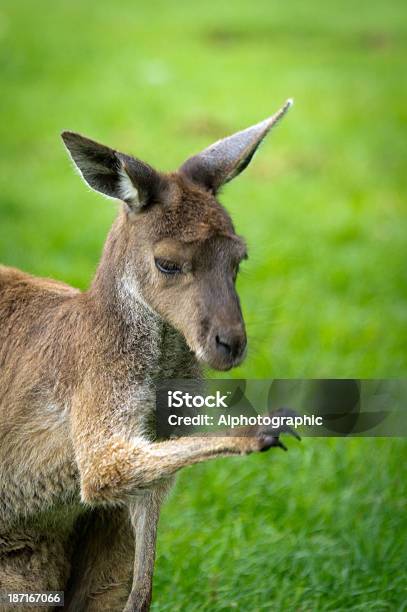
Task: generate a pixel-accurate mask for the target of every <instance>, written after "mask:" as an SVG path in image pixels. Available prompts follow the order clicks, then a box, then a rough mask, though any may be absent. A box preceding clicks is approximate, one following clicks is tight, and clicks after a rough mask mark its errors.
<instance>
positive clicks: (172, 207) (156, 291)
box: [0, 134, 276, 612]
mask: <svg viewBox="0 0 407 612" xmlns="http://www.w3.org/2000/svg"><path fill="white" fill-rule="evenodd" d="M69 139H70V140H69ZM67 141H68V142H69V148H70V150H71V152H72V155H73V157H74V159H75V160H76V161H77V163H78V165H79V167H80V169H81V171H82V172H83V175H84V177H85V179H86V180H88V182H89V183H90V184H92V186H94V187H95V188H97V189H98V190H100V191H103V192H104V193H107V194H108V195H112V193H113V195H115V192H112V191H111V190H112V189H116V188H118V187H117V185H119V179H120V176H121V175H119V174H118V172H119V171H120V172H123V171H125V170H123V168H124V169H126V168H127V169H128V168H129V167H131V172H130V171H129V172H128V174H131V181H132V184H133V185H134V186H135V189H136V188H137V190H138V198H139V199H138V198H135V199H134V200H132V199H131V197H130V196H129V197H127V196H126V197H124V196H123V199H125V201H126V206H125V207H124V208H123V210H122V211H121V212H120V214H119V216H118V218H117V220H116V222H115V223H114V225H113V227H112V230H111V232H110V234H109V236H108V239H107V241H106V245H105V248H104V252H103V255H102V258H101V262H100V264H99V267H98V270H97V273H96V275H95V278H94V280H93V283H92V285H91V287H90V289H89V290H88V291H87V292H84V293H81V292H79V291H77V290H76V289H72V288H71V287H68V286H67V285H64V284H63V283H58V282H56V281H52V280H47V279H38V278H34V277H32V276H30V275H28V274H25V273H23V272H20V271H18V270H15V269H12V268H5V267H0V591H27V590H29V591H38V590H64V591H65V597H66V606H65V608H66V609H68V610H72V611H75V612H80V611H82V610H83V611H85V610H86V611H93V610H94V611H95V612H96V611H97V612H100V611H103V610H106V611H107V610H109V611H110V612H114V611H116V610H117V611H118V610H122V609H123V608H124V606H126V607H125V609H126V610H127V611H129V610H146V609H148V607H149V603H150V600H151V580H152V572H153V565H154V553H155V537H156V528H157V521H158V516H159V508H160V504H161V501H162V498H163V496H164V494H165V491H166V490H167V489H168V488H169V486H170V484H171V481H172V476H173V475H174V474H175V472H177V470H179V469H180V468H182V467H184V466H187V465H192V464H193V463H197V462H200V461H204V460H206V459H210V458H216V457H219V456H225V455H233V454H245V453H249V452H252V451H256V450H262V449H265V448H268V447H270V446H272V445H273V444H274V442H273V441H275V440H276V438H275V435H274V437H272V435H271V434H270V433H269V432H265V431H254V430H253V432H252V433H253V434H254V435H253V436H241V437H224V438H222V437H214V438H209V437H208V438H179V439H176V440H167V441H159V440H156V439H155V434H154V428H153V425H152V416H153V412H154V393H153V387H152V383H153V381H154V380H157V379H159V378H170V377H175V378H188V377H198V376H200V365H199V363H198V362H199V361H203V362H204V363H208V364H210V365H212V366H213V367H217V368H223V369H227V368H229V367H232V366H233V365H235V364H236V363H239V361H241V359H242V358H243V356H244V347H245V343H246V339H245V333H244V324H243V319H242V316H241V311H240V307H239V301H238V297H237V295H236V292H235V288H234V279H235V276H236V272H237V266H238V263H239V261H240V260H241V259H242V258H243V257H244V256H245V247H244V243H243V242H242V240H241V239H239V238H238V237H237V236H236V235H235V233H234V229H233V225H232V223H231V220H230V217H229V215H228V214H227V213H226V211H225V210H224V209H223V208H222V207H221V206H220V204H219V203H218V202H217V200H216V198H215V196H214V195H213V192H211V191H210V190H207V189H206V188H204V187H203V186H201V185H199V184H197V183H194V182H192V180H191V179H190V178H189V177H188V176H187V175H186V174H183V173H175V174H171V175H167V176H164V175H157V174H156V173H155V171H153V170H152V169H151V168H150V167H148V166H147V165H143V164H142V162H138V161H137V160H133V161H131V160H130V158H128V157H124V156H122V157H118V156H117V155H116V154H115V153H114V152H113V151H112V150H110V149H108V148H107V147H102V146H101V145H97V143H93V142H92V141H89V140H87V139H83V138H82V137H79V136H75V135H72V134H70V135H69V138H68V136H67ZM123 159H125V161H126V164H125V165H123V163H124V162H123ZM118 160H119V161H120V163H119V161H118ZM129 160H130V161H129ZM133 162H134V163H133ZM236 163H241V159H240V158H236ZM120 164H122V165H121V166H120ZM126 171H127V170H126ZM157 176H158V178H157ZM117 197H118V196H117ZM134 197H135V196H134ZM136 201H137V205H136ZM140 202H141V203H142V204H140ZM157 258H158V259H160V258H164V259H166V260H167V259H169V260H171V261H175V262H177V264H179V265H180V267H181V268H182V272H180V273H179V274H176V275H174V276H168V275H167V274H163V273H162V272H160V271H159V270H158V269H157V265H156V260H157ZM219 336H222V338H226V340H224V342H223V343H222V342H219ZM232 342H233V343H234V344H233V345H232ZM228 343H230V346H229V345H228ZM197 355H198V357H197ZM198 358H199V359H198ZM134 539H135V546H134ZM133 564H134V567H133ZM127 599H128V602H127V605H126V600H127Z"/></svg>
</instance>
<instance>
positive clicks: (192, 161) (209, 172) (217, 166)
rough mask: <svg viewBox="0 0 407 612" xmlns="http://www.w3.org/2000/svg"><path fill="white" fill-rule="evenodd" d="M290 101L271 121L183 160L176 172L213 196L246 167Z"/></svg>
mask: <svg viewBox="0 0 407 612" xmlns="http://www.w3.org/2000/svg"><path fill="white" fill-rule="evenodd" d="M292 103H293V102H292V100H287V102H286V103H285V104H284V106H283V107H282V108H281V109H280V110H279V111H278V112H277V113H276V114H275V115H273V116H272V117H269V118H268V119H265V120H264V121H261V122H260V123H257V124H256V125H253V126H252V127H249V128H247V129H246V130H242V131H241V132H237V133H236V134H233V135H232V136H228V137H227V138H223V139H222V140H218V141H217V142H215V143H214V144H213V145H211V146H210V147H208V148H207V149H204V150H203V151H202V152H201V153H198V154H197V155H194V156H193V157H190V158H189V159H187V161H186V162H185V163H184V164H183V165H182V166H181V168H180V170H179V171H180V172H181V173H182V174H184V175H185V176H187V177H188V178H189V179H191V180H192V181H194V182H195V183H198V184H200V185H202V186H203V187H205V188H206V189H208V190H210V191H212V192H214V193H216V191H217V190H218V189H219V188H220V187H221V186H222V185H223V184H224V183H228V182H229V181H231V180H232V179H233V178H235V176H237V175H238V174H240V173H241V172H242V171H243V170H244V169H245V168H246V167H247V166H248V165H249V163H250V161H251V159H252V157H253V155H254V154H255V152H256V151H257V149H258V147H259V145H260V144H261V142H262V141H263V139H264V137H265V136H266V135H267V134H268V132H269V131H270V129H271V128H272V127H273V126H274V125H276V123H277V122H278V121H279V120H280V119H281V118H282V117H283V116H284V115H285V114H286V112H287V111H288V109H289V108H290V106H291V105H292Z"/></svg>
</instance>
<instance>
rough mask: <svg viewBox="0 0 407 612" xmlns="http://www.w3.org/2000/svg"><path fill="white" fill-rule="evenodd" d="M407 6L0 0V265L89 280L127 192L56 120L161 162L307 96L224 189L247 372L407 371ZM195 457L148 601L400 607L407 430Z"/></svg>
mask: <svg viewBox="0 0 407 612" xmlns="http://www.w3.org/2000/svg"><path fill="white" fill-rule="evenodd" d="M406 17H407V5H406V4H405V3H404V2H402V1H401V0H399V1H394V0H391V1H386V2H385V1H384V0H383V1H378V0H372V1H370V2H367V1H365V0H361V1H360V2H358V3H356V4H355V3H353V2H350V1H349V0H345V1H343V2H339V1H333V2H329V3H326V2H323V1H322V0H312V1H310V2H300V1H299V0H297V1H289V2H284V3H282V2H277V1H274V2H270V0H261V1H257V2H248V1H243V0H239V1H236V2H230V3H220V2H214V1H213V0H211V1H208V2H206V3H198V4H197V3H191V2H184V1H177V2H175V1H173V0H171V1H167V2H164V1H163V0H160V1H157V2H155V3H141V2H139V3H137V2H134V1H131V0H121V2H108V1H107V0H100V1H99V2H97V3H95V2H91V1H90V0H82V1H81V2H79V1H78V0H70V1H69V2H68V1H67V0H59V1H58V2H54V3H51V2H49V1H48V2H45V1H44V0H38V2H35V3H34V2H29V1H28V0H26V1H23V0H18V1H15V0H13V1H12V0H3V2H2V4H1V6H0V46H1V53H0V84H1V96H0V109H1V122H0V142H1V146H0V168H1V172H0V260H1V261H2V262H3V263H6V264H9V265H14V266H18V267H22V268H23V269H25V270H27V271H30V272H32V273H35V274H40V275H46V276H53V277H56V278H59V279H63V280H65V281H67V282H70V283H72V284H74V285H76V286H79V287H82V288H85V287H86V286H87V284H88V282H89V279H90V277H91V275H92V273H93V271H94V269H95V265H96V262H97V259H98V255H99V253H100V250H101V246H102V243H103V239H104V237H105V235H106V233H107V231H108V228H109V225H110V223H111V221H112V219H113V217H114V215H115V207H114V205H113V206H112V205H111V204H109V202H106V201H105V200H103V199H102V198H100V197H98V196H97V195H96V194H93V193H90V192H89V191H87V190H86V188H85V187H84V186H83V185H82V184H81V183H80V181H79V179H78V178H77V177H76V176H75V175H74V173H73V172H72V169H71V167H70V164H69V163H68V161H67V157H66V154H65V153H64V150H63V148H62V145H61V142H60V141H59V136H58V134H59V132H60V131H62V129H64V128H69V129H74V130H77V131H81V132H83V133H85V134H88V135H90V136H93V137H94V138H96V139H99V140H101V141H105V142H106V143H107V144H111V145H113V146H116V147H118V148H121V149H122V150H125V151H129V152H133V153H134V154H135V155H138V156H140V157H142V158H144V159H146V160H148V161H149V162H150V163H152V164H153V165H156V166H157V167H158V168H161V169H173V168H175V167H176V166H177V165H178V164H180V163H181V162H182V161H183V159H185V157H186V156H187V155H189V154H191V153H192V152H195V151H196V150H199V148H201V147H203V146H206V145H207V144H209V143H210V142H212V141H213V140H216V139H217V138H219V137H220V136H222V135H225V134H227V133H228V132H232V131H233V130H236V129H238V128H242V127H246V126H247V125H249V124H250V123H252V122H255V121H257V120H260V119H262V118H264V117H265V116H267V115H269V114H270V113H272V112H274V111H275V110H276V109H277V108H278V107H279V106H280V104H281V103H282V102H283V101H284V100H285V99H286V98H287V97H289V96H293V97H294V98H295V106H294V109H293V111H292V112H291V113H290V115H289V117H287V119H286V120H285V121H284V123H283V124H282V125H281V127H280V128H279V129H278V130H277V131H276V132H275V133H274V134H273V135H272V136H271V137H270V139H269V140H268V141H267V142H266V144H265V145H264V146H263V147H262V150H261V151H260V153H259V155H258V156H257V157H256V159H255V160H254V163H253V164H252V166H251V167H250V168H249V169H248V170H247V171H246V173H245V175H244V176H242V177H241V178H240V179H238V180H236V181H235V182H234V183H233V184H231V185H230V186H228V188H227V189H225V192H224V194H223V196H222V199H223V202H224V203H225V205H226V206H227V207H228V209H229V210H230V211H231V213H232V216H233V218H234V219H235V221H236V226H237V229H238V231H239V232H241V233H242V234H244V235H245V237H246V238H247V241H248V244H249V249H250V259H249V261H248V262H247V264H246V265H245V267H244V269H243V273H242V276H241V279H240V281H239V290H240V294H241V297H242V303H243V307H244V312H245V316H246V320H247V324H248V333H249V339H250V353H249V356H248V359H247V360H246V362H245V364H244V365H243V366H242V367H241V368H239V370H236V372H235V373H234V375H235V376H244V377H249V378H255V377H257V378H262V377H265V378H271V377H296V378H301V377H321V376H332V377H333V376H335V377H340V376H344V377H349V376H353V377H403V376H405V375H406V372H407V350H406V347H407V274H406V268H407V266H406V261H407V240H406V216H407V209H406V204H405V194H406V187H407V174H406V172H405V168H404V165H405V159H406V154H407V138H406V136H407V130H406V119H407V111H406V93H407V92H406V89H407V82H406V79H405V56H406V51H407V42H406V41H407V37H406V34H407V26H406V23H407V20H406ZM290 446H291V450H290V453H288V454H287V455H283V454H282V453H278V452H274V453H273V455H272V456H271V453H266V454H265V455H264V456H263V455H262V456H256V457H250V458H248V459H234V460H222V461H217V462H214V463H212V464H207V465H201V466H196V467H194V468H192V469H190V470H186V471H185V472H184V473H183V474H181V475H180V477H179V480H178V484H177V487H176V490H175V491H174V492H173V494H172V495H171V498H170V500H169V502H168V503H167V505H166V506H165V509H164V511H163V515H162V521H161V526H160V538H159V547H158V561H157V570H156V576H155V586H154V588H155V595H154V605H153V609H154V610H171V611H173V610H215V611H220V610H228V609H238V610H270V609H273V610H291V609H294V610H304V611H305V610H307V611H308V610H348V609H351V610H359V609H360V610H361V609H369V610H397V609H398V610H402V609H406V601H407V590H406V574H405V568H406V563H407V552H406V545H405V542H406V540H407V523H406V507H405V499H406V478H405V464H406V459H407V446H406V444H405V441H403V440H374V439H371V440H368V439H364V440H361V439H360V440H352V441H349V440H331V441H326V440H315V439H306V440H305V441H304V443H303V444H302V445H301V446H299V447H297V446H296V445H294V444H291V445H290Z"/></svg>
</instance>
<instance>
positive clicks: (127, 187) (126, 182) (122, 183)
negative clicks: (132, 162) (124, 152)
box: [119, 168, 141, 210]
mask: <svg viewBox="0 0 407 612" xmlns="http://www.w3.org/2000/svg"><path fill="white" fill-rule="evenodd" d="M119 194H120V199H121V200H123V201H124V202H126V204H127V205H128V206H130V208H132V209H133V210H134V209H140V208H141V202H140V195H139V192H138V189H137V188H136V187H135V186H134V185H133V182H132V180H131V178H130V177H129V175H128V174H127V172H126V170H125V169H124V168H120V170H119Z"/></svg>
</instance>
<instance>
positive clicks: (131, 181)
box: [61, 132, 163, 212]
mask: <svg viewBox="0 0 407 612" xmlns="http://www.w3.org/2000/svg"><path fill="white" fill-rule="evenodd" d="M61 137H62V140H63V141H64V144H65V146H66V148H67V149H68V151H69V154H70V156H71V158H72V160H73V162H74V163H75V165H76V166H77V168H78V170H79V172H80V174H81V175H82V177H83V179H84V180H85V181H86V183H87V184H88V185H89V186H90V187H92V189H94V190H95V191H99V192H100V193H103V195H105V196H108V197H109V198H117V199H119V200H122V201H123V202H125V203H126V204H127V205H128V206H129V207H130V208H131V210H133V211H135V212H137V211H139V210H141V208H143V207H144V206H146V205H147V204H148V203H149V202H150V201H151V200H152V199H153V198H155V197H157V196H158V192H159V191H160V190H161V188H162V182H163V178H162V177H161V175H160V174H159V173H158V172H156V171H155V170H154V169H153V168H151V166H149V165H148V164H146V163H144V162H142V161H140V160H138V159H135V158H134V157H130V156H129V155H125V154H124V153H119V152H118V151H115V150H114V149H110V148H109V147H106V146H105V145H102V144H99V143H98V142H95V141H93V140H90V139H89V138H85V137H84V136H81V135H80V134H76V133H75V132H62V134H61Z"/></svg>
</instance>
